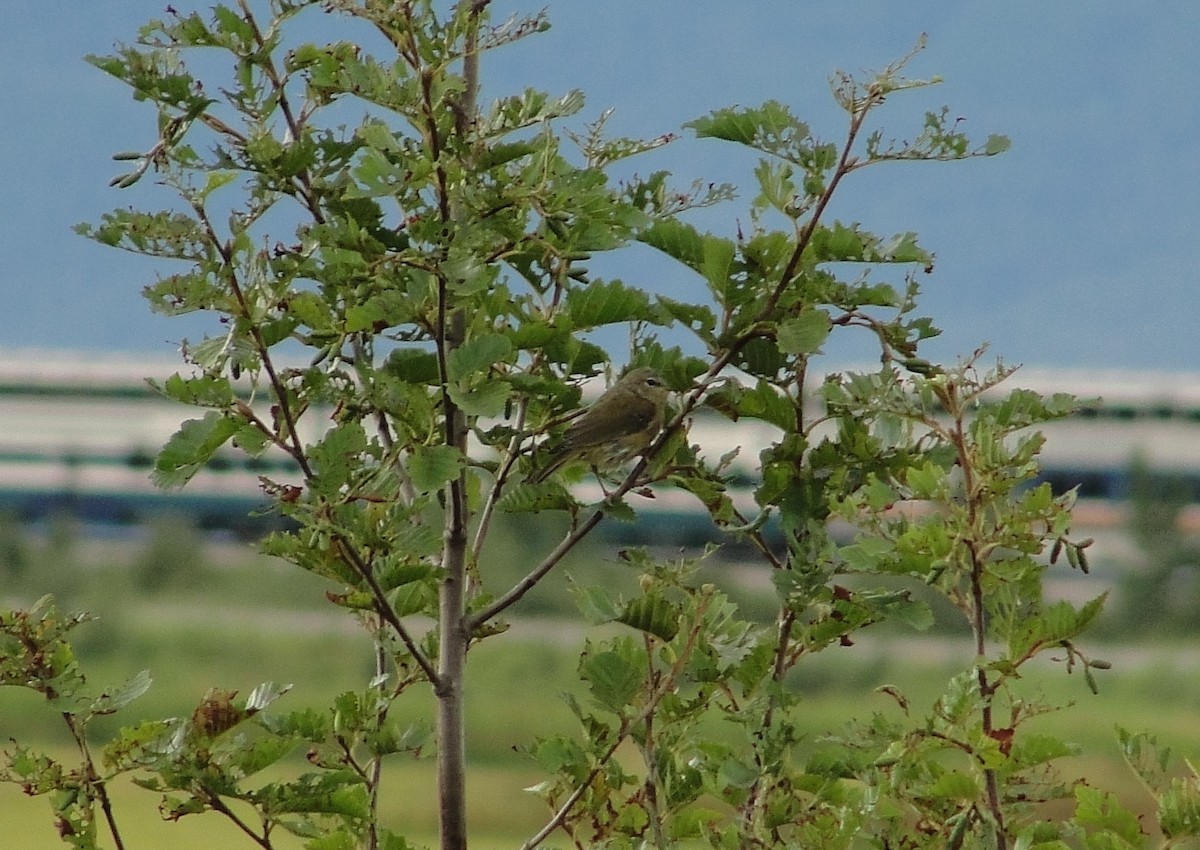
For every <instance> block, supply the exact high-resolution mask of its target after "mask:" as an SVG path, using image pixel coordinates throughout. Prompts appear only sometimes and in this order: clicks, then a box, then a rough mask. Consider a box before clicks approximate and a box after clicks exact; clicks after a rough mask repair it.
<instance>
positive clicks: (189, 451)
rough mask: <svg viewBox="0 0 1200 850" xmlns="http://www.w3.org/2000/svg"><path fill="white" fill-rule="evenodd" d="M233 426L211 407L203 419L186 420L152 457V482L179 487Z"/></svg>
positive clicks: (161, 485) (216, 447) (214, 451)
mask: <svg viewBox="0 0 1200 850" xmlns="http://www.w3.org/2000/svg"><path fill="white" fill-rule="evenodd" d="M237 429H238V425H237V423H236V422H234V421H233V420H232V419H229V418H227V417H225V416H222V415H221V414H220V413H218V412H216V411H215V410H214V411H210V412H209V413H207V414H205V415H204V418H203V419H189V420H187V421H186V422H184V423H183V425H182V426H180V428H179V430H178V431H176V432H175V434H174V435H173V436H172V437H171V439H169V440H167V443H166V445H164V446H163V448H162V451H160V452H159V453H158V457H157V458H155V461H154V472H153V473H152V475H151V478H152V479H153V481H154V483H155V484H157V485H158V486H159V487H163V488H170V487H182V486H183V485H184V484H186V483H187V482H188V481H190V480H191V479H192V476H194V475H195V474H196V473H197V472H199V471H200V469H201V468H202V467H203V466H204V464H205V463H207V462H208V461H209V460H210V459H211V458H212V456H213V455H214V454H216V453H217V450H218V449H220V448H221V446H223V445H225V443H226V442H227V441H228V440H229V438H230V437H232V436H233V435H234V433H236V432H237Z"/></svg>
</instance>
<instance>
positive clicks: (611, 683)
mask: <svg viewBox="0 0 1200 850" xmlns="http://www.w3.org/2000/svg"><path fill="white" fill-rule="evenodd" d="M579 674H580V676H581V677H582V678H583V680H584V681H585V682H587V684H588V687H589V688H590V689H591V691H592V696H593V697H594V698H595V699H596V702H598V703H599V704H600V705H602V706H604V707H605V708H607V709H609V710H611V711H614V712H618V713H619V712H622V711H624V710H625V709H627V708H629V704H630V702H631V701H632V700H633V698H634V696H635V695H636V694H637V692H638V690H639V688H640V687H641V684H642V671H641V669H639V668H638V666H637V665H635V664H633V663H632V662H631V661H630V660H629V659H628V658H627V657H626V655H625V654H624V653H618V652H615V651H612V650H608V651H600V652H592V653H589V654H588V656H587V657H586V658H584V659H583V661H581V662H580V665H579Z"/></svg>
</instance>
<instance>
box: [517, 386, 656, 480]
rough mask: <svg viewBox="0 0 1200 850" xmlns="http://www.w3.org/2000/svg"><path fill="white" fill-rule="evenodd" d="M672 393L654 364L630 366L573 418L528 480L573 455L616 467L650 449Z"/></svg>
mask: <svg viewBox="0 0 1200 850" xmlns="http://www.w3.org/2000/svg"><path fill="white" fill-rule="evenodd" d="M669 392H670V391H669V390H668V389H667V385H666V384H664V383H663V380H662V378H660V377H659V376H658V373H657V372H655V371H654V370H653V369H650V368H648V367H645V366H642V367H639V368H637V369H631V370H630V371H629V372H628V373H626V374H625V376H624V377H622V378H621V380H619V381H617V382H616V383H615V384H613V385H612V386H611V387H609V389H608V391H607V392H606V393H604V395H602V396H600V398H598V399H596V400H595V401H594V402H593V403H592V405H591V407H589V408H588V409H587V410H585V411H584V412H583V413H581V414H580V415H579V416H578V417H577V418H576V419H575V421H574V422H572V423H571V425H570V427H568V428H567V431H566V433H565V434H563V438H562V442H561V443H559V444H558V446H557V447H556V448H555V449H554V451H553V452H552V453H551V454H550V457H549V458H548V459H547V461H546V463H545V465H544V466H542V467H541V468H540V469H538V470H537V471H535V472H534V473H533V474H532V475H530V476H529V480H530V481H531V482H533V483H537V482H538V481H544V480H545V479H546V478H547V477H548V476H550V475H551V474H552V473H553V472H554V471H555V470H557V469H558V468H559V467H561V466H562V465H563V464H565V463H567V462H568V461H572V460H586V461H587V462H588V463H590V464H591V465H592V466H593V467H595V468H597V469H607V468H611V467H613V466H616V465H618V464H620V463H622V462H624V461H626V460H628V459H629V458H631V457H633V456H634V455H636V454H637V453H638V452H641V451H643V450H645V449H646V448H647V447H648V446H649V445H650V444H651V443H652V442H653V441H654V438H655V437H657V436H658V432H659V431H661V430H662V426H663V411H664V409H665V407H666V403H667V394H668V393H669Z"/></svg>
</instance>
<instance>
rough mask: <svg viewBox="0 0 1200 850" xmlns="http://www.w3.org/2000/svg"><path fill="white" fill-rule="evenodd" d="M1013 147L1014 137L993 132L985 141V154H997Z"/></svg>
mask: <svg viewBox="0 0 1200 850" xmlns="http://www.w3.org/2000/svg"><path fill="white" fill-rule="evenodd" d="M1011 147H1012V139H1010V138H1009V137H1008V136H1001V135H997V134H995V133H993V134H992V135H990V136H988V137H987V141H985V142H984V143H983V153H984V155H985V156H995V155H996V154H999V153H1004V152H1005V151H1007V150H1008V149H1009V148H1011Z"/></svg>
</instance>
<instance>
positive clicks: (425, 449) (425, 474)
mask: <svg viewBox="0 0 1200 850" xmlns="http://www.w3.org/2000/svg"><path fill="white" fill-rule="evenodd" d="M461 467H462V454H460V453H459V451H458V449H456V448H454V447H453V446H417V447H416V448H414V449H413V451H412V454H411V455H410V456H409V459H408V475H409V478H410V479H411V480H412V484H413V487H415V488H416V489H417V490H418V491H419V492H421V493H432V492H434V491H435V490H440V489H441V488H442V486H443V485H444V484H445V483H446V482H447V481H450V480H452V479H454V478H457V477H458V473H459V469H460V468H461Z"/></svg>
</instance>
